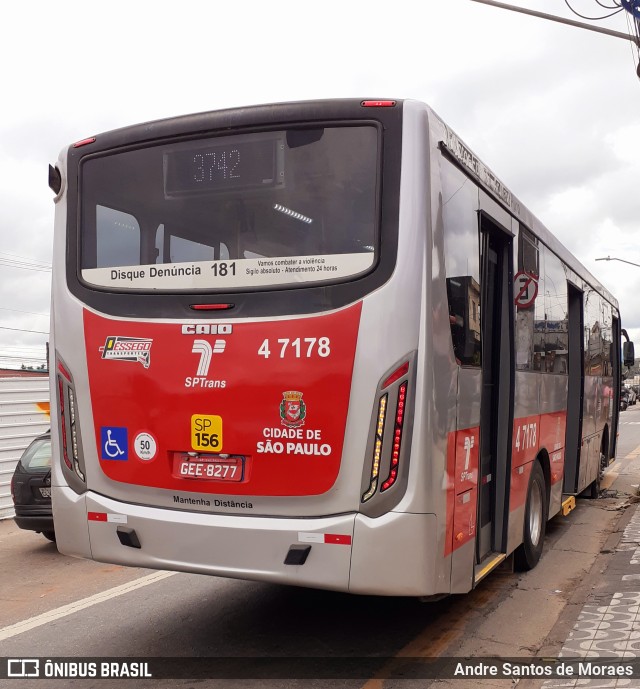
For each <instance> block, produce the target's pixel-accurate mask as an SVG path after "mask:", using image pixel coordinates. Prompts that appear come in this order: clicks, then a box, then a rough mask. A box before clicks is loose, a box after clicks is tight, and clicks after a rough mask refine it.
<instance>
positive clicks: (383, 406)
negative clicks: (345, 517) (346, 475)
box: [362, 395, 388, 502]
mask: <svg viewBox="0 0 640 689" xmlns="http://www.w3.org/2000/svg"><path fill="white" fill-rule="evenodd" d="M387 399H388V396H387V395H383V396H382V397H381V398H380V401H379V402H378V423H377V425H376V437H375V443H374V445H373V465H372V466H371V483H370V484H369V489H368V490H367V492H366V493H365V494H364V495H363V496H362V502H366V501H367V500H368V499H369V498H370V497H371V496H372V495H373V494H374V493H375V492H376V489H377V488H378V477H379V475H380V457H381V456H382V442H383V440H384V421H385V417H386V414H387Z"/></svg>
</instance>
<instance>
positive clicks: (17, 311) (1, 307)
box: [0, 306, 49, 318]
mask: <svg viewBox="0 0 640 689" xmlns="http://www.w3.org/2000/svg"><path fill="white" fill-rule="evenodd" d="M0 311H15V312H16V313H28V314H31V315H32V316H44V317H45V318H49V314H48V313H36V312H35V311H22V310H21V309H7V308H5V307H3V306H0Z"/></svg>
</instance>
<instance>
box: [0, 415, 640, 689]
mask: <svg viewBox="0 0 640 689" xmlns="http://www.w3.org/2000/svg"><path fill="white" fill-rule="evenodd" d="M621 422H622V423H621V430H620V437H619V441H618V460H617V461H616V462H615V464H614V465H613V466H612V467H611V469H610V471H609V472H608V476H607V478H606V481H605V488H606V492H605V497H603V498H601V499H599V500H595V501H593V500H579V501H578V507H577V509H576V510H575V511H574V512H573V513H572V514H571V515H570V516H569V517H568V518H566V519H563V518H556V519H554V520H553V521H552V522H551V523H550V524H549V528H548V536H547V541H546V543H545V552H544V554H543V557H542V560H541V562H540V563H539V565H538V566H537V567H536V568H535V569H534V570H533V571H532V572H528V573H526V574H513V573H511V572H496V573H493V574H492V575H491V576H489V577H488V578H487V579H486V580H485V581H484V582H482V583H481V585H480V586H479V587H478V588H477V589H476V590H474V591H473V592H471V593H469V594H467V595H465V596H451V597H449V598H447V599H445V600H442V601H440V602H437V603H421V602H419V601H417V600H415V599H409V598H400V599H395V598H373V597H357V596H350V595H347V594H338V593H333V592H325V591H314V590H308V589H298V588H291V587H283V586H276V585H270V584H259V583H252V582H243V581H234V580H227V579H220V578H215V577H205V576H200V575H188V574H182V573H156V572H152V571H149V570H136V569H129V568H123V567H118V566H113V565H104V564H100V563H95V562H89V561H83V560H76V559H73V558H67V557H64V556H62V555H60V554H59V553H58V552H57V550H56V548H55V545H53V544H51V543H49V542H48V541H46V539H44V537H42V536H40V535H38V534H33V533H30V532H25V531H20V530H19V529H17V528H16V527H15V525H14V524H13V522H12V521H3V522H0V570H1V576H0V656H3V657H12V658H29V657H40V658H47V657H70V656H73V657H86V658H91V657H120V656H126V657H157V658H168V657H181V658H193V657H195V658H199V657H222V658H225V657H231V658H234V657H235V658H237V657H242V656H247V657H250V656H257V657H262V658H267V659H273V658H276V659H277V658H292V657H293V658H303V659H310V660H302V661H300V662H301V663H302V665H297V666H296V667H297V670H296V673H297V674H298V677H299V678H298V679H266V678H262V679H260V677H264V675H266V674H268V672H267V671H265V673H264V675H259V676H256V677H251V678H249V679H246V678H245V679H242V678H240V677H239V676H236V677H235V678H234V677H233V676H231V674H230V676H229V678H228V679H201V680H198V686H204V687H214V686H215V687H218V686H224V687H225V688H226V687H228V688H229V689H231V688H232V687H233V688H235V687H241V686H242V687H248V686H249V687H254V686H255V687H270V688H271V687H276V686H277V687H294V686H300V687H302V686H304V687H309V686H322V687H366V688H367V689H381V688H382V687H391V686H394V683H393V682H392V681H390V680H385V679H384V678H385V677H386V676H388V672H387V671H386V669H385V668H386V666H387V665H388V661H384V662H382V663H381V667H378V668H375V667H372V668H371V675H366V676H364V677H361V678H357V679H341V678H335V679H331V678H324V679H314V677H320V676H322V675H323V670H322V668H323V667H325V666H327V667H328V666H330V662H332V661H326V660H325V659H331V658H334V659H335V658H336V657H341V656H352V657H360V656H372V655H373V656H379V657H382V658H389V659H392V658H395V657H398V656H400V657H402V656H410V657H438V656H461V657H469V656H472V655H500V656H502V657H508V656H527V655H529V656H532V655H534V654H535V653H536V652H537V651H538V650H539V649H540V648H543V647H549V635H550V633H551V630H552V629H554V628H557V623H558V621H559V620H562V618H563V615H565V616H566V615H568V616H570V615H572V614H574V612H570V611H568V610H567V609H566V606H567V601H568V600H569V598H570V596H571V595H572V594H574V592H575V590H576V588H577V587H578V588H579V587H585V595H586V593H587V592H588V582H589V576H590V572H592V569H593V565H594V562H595V560H596V558H597V556H598V554H599V553H600V550H601V548H602V547H603V544H604V542H605V541H606V539H607V537H608V536H609V534H610V533H611V532H612V530H613V529H614V528H615V525H616V523H617V521H618V519H619V518H620V516H621V514H622V513H623V511H624V508H625V505H626V504H628V501H629V499H630V496H631V495H633V494H635V493H637V490H638V487H637V486H638V483H639V479H640V476H639V475H638V471H637V469H636V467H635V466H634V459H633V458H634V457H635V452H634V451H635V450H636V449H637V448H639V447H640V404H639V405H636V406H635V407H630V408H629V410H627V411H625V412H623V413H622V415H621ZM636 465H637V462H636ZM591 576H593V574H592V575H591ZM568 622H570V620H568ZM286 662H289V661H286ZM327 663H328V665H327ZM323 664H324V665H323ZM241 665H242V663H241V664H240V665H238V664H237V663H236V664H235V665H234V666H233V667H234V668H235V672H237V673H238V675H240V674H241V672H238V669H239V668H240V669H241ZM305 673H306V674H307V675H308V676H307V677H306V678H304V677H302V676H301V675H304V674H305ZM250 674H251V673H250ZM254 674H258V673H254ZM294 674H295V673H294ZM329 674H330V673H329ZM374 675H375V676H374ZM504 682H505V683H503V684H501V685H500V684H496V685H495V686H505V687H506V686H511V684H510V682H509V683H506V681H504ZM125 684H126V685H127V686H136V687H146V686H149V687H151V686H154V687H155V686H158V685H159V684H161V685H165V686H171V687H174V686H180V687H183V686H184V687H193V686H195V683H194V681H191V680H173V681H169V680H167V681H161V682H158V681H157V680H139V679H138V680H128V681H127V680H93V679H77V680H56V683H55V685H54V686H60V687H63V686H73V687H76V686H77V687H94V686H100V687H109V686H114V687H115V686H118V687H120V686H123V685H125ZM0 685H2V686H7V687H19V688H20V689H30V688H31V687H35V688H38V687H39V688H40V689H42V688H43V686H45V685H44V684H43V683H42V681H41V680H26V679H20V680H5V681H4V682H2V681H0ZM426 685H427V683H426V682H425V681H424V680H422V681H417V680H416V681H412V680H404V681H403V683H402V686H403V688H406V689H410V687H412V686H415V687H418V686H419V687H425V686H426ZM464 685H465V683H464V682H462V683H456V684H455V687H456V688H460V689H463V687H464ZM469 686H470V687H471V686H477V684H474V683H470V684H469ZM490 686H493V685H490Z"/></svg>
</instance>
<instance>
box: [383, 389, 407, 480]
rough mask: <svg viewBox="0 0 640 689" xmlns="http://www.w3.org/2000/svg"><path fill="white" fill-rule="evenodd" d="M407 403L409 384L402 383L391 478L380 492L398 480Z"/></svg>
mask: <svg viewBox="0 0 640 689" xmlns="http://www.w3.org/2000/svg"><path fill="white" fill-rule="evenodd" d="M406 401H407V383H406V382H405V383H402V385H401V386H400V389H399V390H398V402H397V404H396V416H395V424H394V429H393V446H392V451H391V464H390V467H389V476H387V479H386V481H384V483H383V484H382V488H381V489H380V492H381V493H382V492H384V491H385V490H387V489H388V488H391V486H392V485H393V484H394V483H395V482H396V479H397V478H398V465H399V464H400V445H401V444H402V426H403V425H404V412H405V407H406Z"/></svg>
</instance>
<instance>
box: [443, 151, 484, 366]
mask: <svg viewBox="0 0 640 689" xmlns="http://www.w3.org/2000/svg"><path fill="white" fill-rule="evenodd" d="M440 170H441V180H442V220H443V225H444V262H445V270H446V283H447V301H448V307H449V325H450V327H451V340H452V344H453V351H454V354H455V358H456V362H457V363H458V364H461V365H462V366H480V364H481V356H480V352H481V349H480V239H479V237H480V235H479V227H478V188H477V187H476V185H475V184H474V183H473V182H472V181H471V180H470V179H469V178H468V177H467V176H466V175H464V174H463V173H462V172H460V170H458V169H457V168H455V167H454V166H453V165H451V164H450V163H449V162H448V161H447V160H444V159H442V160H441V166H440Z"/></svg>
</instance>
